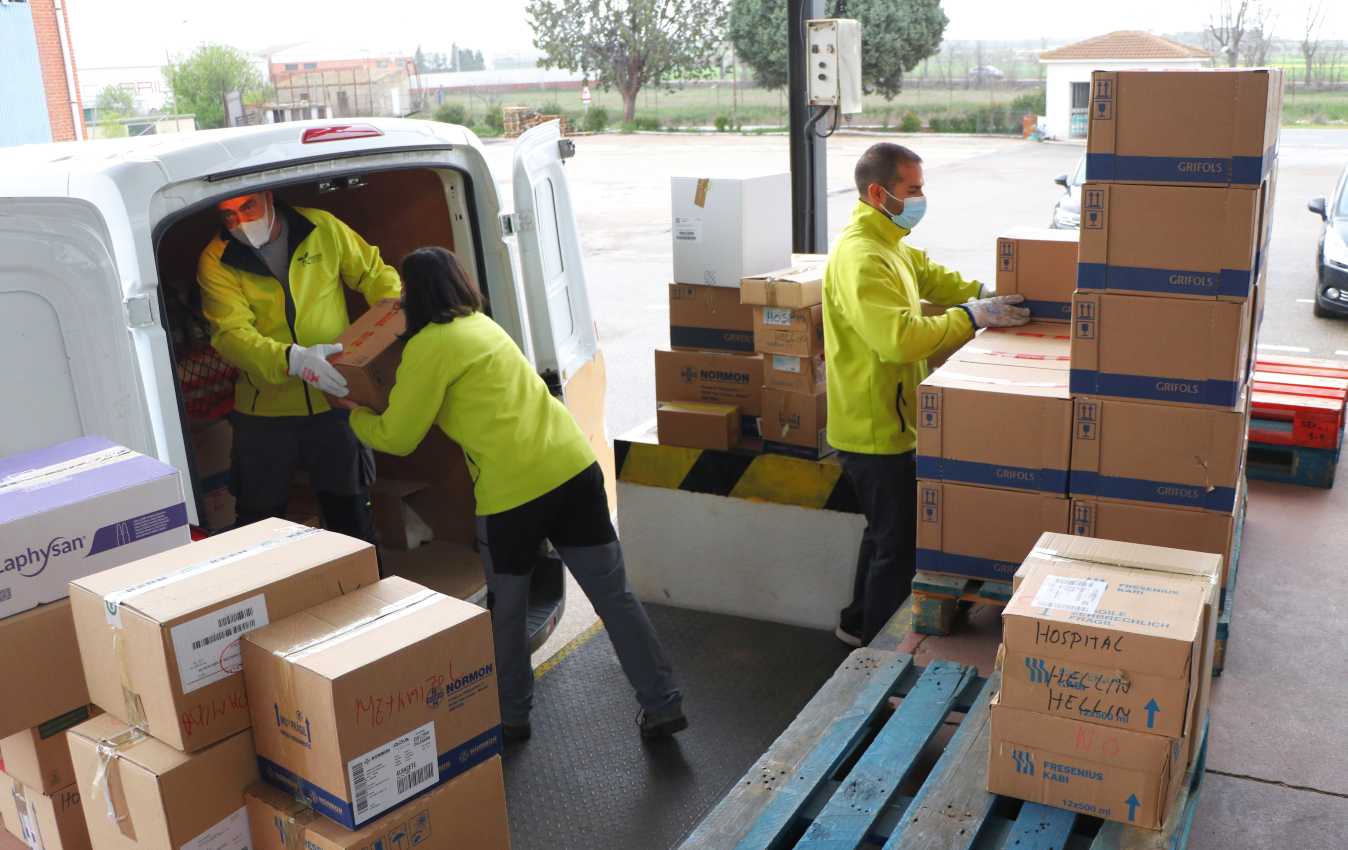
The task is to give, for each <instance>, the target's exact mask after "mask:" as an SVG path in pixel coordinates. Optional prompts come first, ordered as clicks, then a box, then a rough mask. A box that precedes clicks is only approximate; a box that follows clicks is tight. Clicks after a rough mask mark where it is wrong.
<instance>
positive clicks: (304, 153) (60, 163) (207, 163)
mask: <svg viewBox="0 0 1348 850" xmlns="http://www.w3.org/2000/svg"><path fill="white" fill-rule="evenodd" d="M347 125H367V126H371V127H374V128H375V129H376V130H378V131H379V133H380V134H381V135H378V136H369V137H366V138H356V139H336V140H332V141H326V140H325V141H313V142H308V143H306V142H304V141H303V139H302V137H303V135H304V131H305V130H308V129H312V128H327V127H339V126H347ZM479 144H480V143H479V142H478V140H477V137H476V136H474V135H473V134H472V133H470V132H469V131H468V130H466V129H464V128H463V127H460V126H458V125H454V124H444V123H441V122H438V121H421V120H413V119H404V118H352V119H346V120H332V119H327V120H313V121H292V122H287V123H283V124H262V125H258V126H252V127H230V128H226V129H220V130H198V131H195V132H190V133H168V134H165V135H162V136H141V137H138V138H131V139H97V140H93V141H83V142H57V143H53V144H43V145H18V146H15V147H11V148H4V149H0V174H4V173H8V174H11V175H12V174H16V173H22V174H24V175H26V176H28V177H32V178H44V177H45V178H47V179H48V180H50V179H51V178H52V177H61V176H70V175H73V174H91V173H107V172H112V171H120V170H123V169H125V168H126V167H128V166H130V167H132V168H136V167H142V168H151V169H155V170H157V171H158V172H160V175H161V179H162V180H163V181H164V182H166V183H176V182H179V181H182V180H194V179H200V178H203V177H207V176H210V175H213V174H221V173H225V172H234V171H253V170H262V169H266V168H267V167H269V166H281V165H284V164H286V163H288V162H292V161H294V160H301V159H310V158H313V157H316V156H321V155H323V154H330V155H333V156H337V155H350V154H353V153H380V152H383V151H388V150H396V149H405V148H418V147H427V146H441V145H472V146H477V145H479ZM19 166H21V167H22V171H21V172H17V171H16V169H17V168H18V167H19ZM9 182H10V181H9V180H7V179H4V178H0V194H11V195H13V194H19V195H23V194H27V193H25V192H24V191H22V185H20V187H18V188H19V191H18V192H13V191H11V190H12V188H14V187H12V186H10V185H6V184H8V183H9ZM23 182H25V181H20V184H22V183H23ZM41 182H45V181H39V183H38V185H41Z"/></svg>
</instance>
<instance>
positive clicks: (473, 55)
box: [454, 47, 487, 71]
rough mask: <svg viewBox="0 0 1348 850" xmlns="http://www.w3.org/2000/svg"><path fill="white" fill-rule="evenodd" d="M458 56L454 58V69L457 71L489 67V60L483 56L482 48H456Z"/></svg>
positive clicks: (478, 69)
mask: <svg viewBox="0 0 1348 850" xmlns="http://www.w3.org/2000/svg"><path fill="white" fill-rule="evenodd" d="M454 52H455V55H456V58H455V60H454V70H456V71H483V70H486V68H487V61H486V60H485V59H483V58H482V51H481V50H469V49H467V48H463V47H456V48H454Z"/></svg>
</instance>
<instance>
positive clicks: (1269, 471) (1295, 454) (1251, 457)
mask: <svg viewBox="0 0 1348 850" xmlns="http://www.w3.org/2000/svg"><path fill="white" fill-rule="evenodd" d="M1247 458H1248V460H1247V463H1246V464H1245V474H1246V475H1247V476H1248V477H1250V478H1253V479H1257V480H1259V481H1276V482H1279V483H1281V484H1299V485H1301V486H1302V487H1322V488H1325V489H1328V488H1330V487H1333V486H1334V472H1335V470H1337V469H1338V466H1339V450H1338V449H1312V448H1306V447H1304V446H1279V445H1274V444H1271V443H1259V442H1255V441H1253V440H1251V441H1250V446H1249V453H1248V455H1247Z"/></svg>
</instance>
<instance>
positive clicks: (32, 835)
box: [10, 782, 44, 850]
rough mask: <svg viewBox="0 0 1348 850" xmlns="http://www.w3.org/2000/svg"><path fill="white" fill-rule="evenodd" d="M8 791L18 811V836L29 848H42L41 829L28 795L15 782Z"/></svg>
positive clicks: (34, 849) (21, 786) (37, 849)
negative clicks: (29, 803)
mask: <svg viewBox="0 0 1348 850" xmlns="http://www.w3.org/2000/svg"><path fill="white" fill-rule="evenodd" d="M10 793H11V794H12V795H13V796H14V808H15V809H16V810H18V812H19V824H18V826H19V832H20V836H19V837H20V838H22V839H23V843H24V844H27V845H28V846H29V848H31V850H44V848H43V845H42V830H41V829H39V828H38V825H37V812H35V811H33V809H32V808H31V807H30V806H29V805H28V797H27V795H26V794H24V791H23V785H21V784H19V783H18V782H15V783H14V784H13V788H12V789H11V790H10Z"/></svg>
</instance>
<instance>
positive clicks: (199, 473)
mask: <svg viewBox="0 0 1348 850" xmlns="http://www.w3.org/2000/svg"><path fill="white" fill-rule="evenodd" d="M192 448H193V468H194V469H195V470H196V481H197V488H196V489H197V494H198V496H199V497H200V500H199V501H198V502H197V523H198V524H199V525H200V526H201V527H202V528H205V529H207V530H208V531H223V530H224V529H227V528H231V527H233V525H234V520H235V513H234V495H233V494H232V493H230V492H229V473H230V466H231V458H232V453H233V450H234V429H233V427H231V426H230V424H229V422H228V421H227V420H224V419H221V420H218V421H216V422H213V423H211V424H210V425H208V426H207V427H205V428H203V429H201V430H199V431H193V432H192Z"/></svg>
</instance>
